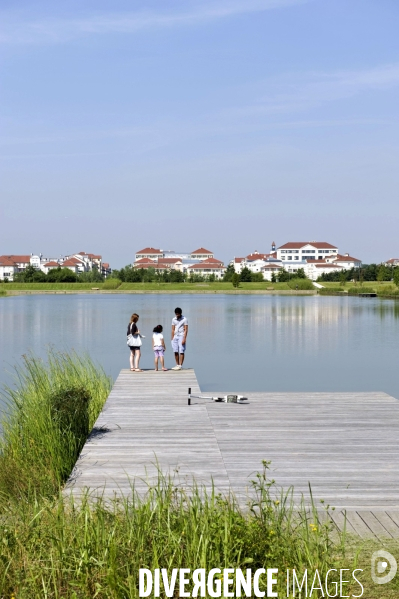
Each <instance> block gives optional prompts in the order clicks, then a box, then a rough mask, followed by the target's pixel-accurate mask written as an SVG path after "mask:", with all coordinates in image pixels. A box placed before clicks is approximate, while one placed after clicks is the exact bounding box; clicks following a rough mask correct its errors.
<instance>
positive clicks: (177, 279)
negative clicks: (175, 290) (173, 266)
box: [169, 270, 184, 283]
mask: <svg viewBox="0 0 399 599" xmlns="http://www.w3.org/2000/svg"><path fill="white" fill-rule="evenodd" d="M169 280H170V282H171V283H184V275H183V273H182V272H180V270H171V271H170V273H169Z"/></svg>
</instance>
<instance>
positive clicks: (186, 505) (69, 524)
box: [0, 470, 349, 599]
mask: <svg viewBox="0 0 399 599" xmlns="http://www.w3.org/2000/svg"><path fill="white" fill-rule="evenodd" d="M270 484H271V483H269V482H268V481H267V479H266V470H264V471H263V473H261V474H260V475H259V477H258V478H257V479H256V481H255V482H254V490H255V499H254V501H253V502H252V504H251V505H250V509H249V510H246V511H245V510H242V509H240V507H239V506H238V505H237V503H236V502H235V500H234V497H229V498H223V497H221V496H220V495H217V494H215V493H214V492H213V493H212V492H211V493H209V494H206V493H205V491H204V490H203V489H201V488H198V487H195V486H194V487H193V488H192V489H191V492H190V493H186V492H185V491H184V490H182V489H181V488H178V487H176V486H175V485H174V484H173V480H171V479H167V478H163V477H162V476H160V478H159V482H158V485H156V486H154V487H152V488H150V489H149V490H148V493H147V495H146V496H145V497H144V498H140V497H139V496H138V495H137V494H136V493H135V492H134V490H133V491H132V495H131V496H130V498H126V499H124V500H122V501H119V502H117V501H113V502H111V503H109V502H108V503H106V502H105V501H102V500H99V501H97V502H92V501H90V500H89V497H88V496H85V497H83V499H81V502H80V505H79V507H77V505H76V504H74V503H73V502H72V501H71V500H69V499H65V498H63V497H62V496H60V497H59V499H58V500H54V501H46V502H45V503H42V504H40V503H32V504H29V505H27V506H25V508H24V509H19V510H18V511H16V512H15V513H14V514H13V526H12V528H11V527H10V524H9V522H8V523H7V521H5V522H4V521H3V522H0V535H1V536H2V537H3V539H5V543H3V545H2V546H1V549H0V560H1V562H2V564H3V576H1V574H0V596H4V597H10V596H11V595H12V593H15V596H16V598H18V599H35V598H37V599H39V598H40V599H41V598H42V597H46V598H49V599H50V598H54V599H55V598H57V599H58V598H64V597H65V598H66V597H68V598H71V599H72V598H74V599H87V598H88V597H96V598H98V599H105V598H107V599H108V598H121V599H122V598H123V599H130V598H136V597H138V591H137V588H138V571H139V568H149V569H150V570H153V569H155V568H167V570H168V572H169V574H170V573H171V570H172V568H190V569H191V570H193V569H196V568H205V569H207V570H210V569H211V568H217V567H218V568H221V569H223V568H243V569H245V568H251V569H252V570H253V571H254V570H256V569H257V568H267V567H278V568H279V570H280V572H282V575H281V576H280V578H279V587H280V589H279V590H280V592H281V593H283V591H284V580H283V572H284V570H285V569H286V568H296V569H297V571H304V570H305V568H308V569H309V571H310V572H313V571H314V570H315V569H316V568H317V569H318V570H319V572H320V574H321V576H322V577H323V574H324V575H325V573H326V572H327V570H328V569H329V568H331V567H334V564H336V563H337V560H340V567H344V566H343V565H342V564H343V560H344V554H343V545H342V543H340V542H339V539H338V538H336V540H335V542H334V541H333V540H332V535H331V529H330V525H329V524H323V523H322V522H321V520H320V519H319V517H318V514H317V512H316V510H310V511H309V510H307V509H306V508H305V507H304V506H302V508H299V512H298V510H294V505H293V502H292V496H291V494H290V493H288V494H284V493H282V494H281V495H280V499H272V497H271V493H270ZM341 540H342V539H341ZM347 594H349V593H347ZM163 596H164V595H163ZM176 596H178V595H176V594H175V597H176ZM279 596H280V594H279ZM283 596H286V595H285V594H283ZM312 596H314V597H317V596H318V595H317V592H315V593H314V594H313V595H312Z"/></svg>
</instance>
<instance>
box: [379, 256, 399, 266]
mask: <svg viewBox="0 0 399 599" xmlns="http://www.w3.org/2000/svg"><path fill="white" fill-rule="evenodd" d="M383 265H384V266H399V258H390V259H389V260H387V261H386V262H383Z"/></svg>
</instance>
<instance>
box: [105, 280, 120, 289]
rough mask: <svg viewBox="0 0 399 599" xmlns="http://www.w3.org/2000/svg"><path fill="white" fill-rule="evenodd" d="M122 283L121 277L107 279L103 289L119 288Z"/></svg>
mask: <svg viewBox="0 0 399 599" xmlns="http://www.w3.org/2000/svg"><path fill="white" fill-rule="evenodd" d="M121 285H122V281H121V280H120V279H113V278H111V279H105V281H104V283H103V285H102V289H118V287H120V286H121Z"/></svg>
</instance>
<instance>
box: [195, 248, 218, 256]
mask: <svg viewBox="0 0 399 599" xmlns="http://www.w3.org/2000/svg"><path fill="white" fill-rule="evenodd" d="M193 254H213V252H211V251H210V250H206V249H205V248H198V250H195V251H194V252H191V255H193Z"/></svg>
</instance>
